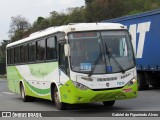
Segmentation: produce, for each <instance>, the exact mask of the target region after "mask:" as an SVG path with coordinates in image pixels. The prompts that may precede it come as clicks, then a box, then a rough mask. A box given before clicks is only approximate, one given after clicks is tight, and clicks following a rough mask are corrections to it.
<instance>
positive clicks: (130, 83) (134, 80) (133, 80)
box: [127, 78, 137, 86]
mask: <svg viewBox="0 0 160 120" xmlns="http://www.w3.org/2000/svg"><path fill="white" fill-rule="evenodd" d="M136 82H137V79H136V78H133V79H132V80H131V81H129V82H128V83H127V85H128V86H132V85H133V84H134V83H136Z"/></svg>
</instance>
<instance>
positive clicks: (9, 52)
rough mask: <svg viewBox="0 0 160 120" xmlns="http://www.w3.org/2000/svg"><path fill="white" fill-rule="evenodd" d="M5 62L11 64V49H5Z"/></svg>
mask: <svg viewBox="0 0 160 120" xmlns="http://www.w3.org/2000/svg"><path fill="white" fill-rule="evenodd" d="M7 64H8V65H10V64H11V51H10V49H7Z"/></svg>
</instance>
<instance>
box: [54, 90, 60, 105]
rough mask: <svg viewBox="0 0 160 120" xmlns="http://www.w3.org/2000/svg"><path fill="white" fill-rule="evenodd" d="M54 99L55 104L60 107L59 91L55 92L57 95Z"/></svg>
mask: <svg viewBox="0 0 160 120" xmlns="http://www.w3.org/2000/svg"><path fill="white" fill-rule="evenodd" d="M54 99H55V104H56V105H57V106H59V103H60V101H59V94H58V91H57V92H55V94H54Z"/></svg>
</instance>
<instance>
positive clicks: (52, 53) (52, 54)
mask: <svg viewBox="0 0 160 120" xmlns="http://www.w3.org/2000/svg"><path fill="white" fill-rule="evenodd" d="M56 44H57V41H56V39H55V37H50V38H48V39H47V52H46V53H47V56H46V58H47V60H53V59H57V46H56Z"/></svg>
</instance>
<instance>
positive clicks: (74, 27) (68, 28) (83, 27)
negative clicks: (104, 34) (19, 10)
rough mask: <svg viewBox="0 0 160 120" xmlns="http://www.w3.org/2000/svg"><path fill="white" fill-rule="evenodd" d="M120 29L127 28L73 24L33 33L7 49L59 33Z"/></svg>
mask: <svg viewBox="0 0 160 120" xmlns="http://www.w3.org/2000/svg"><path fill="white" fill-rule="evenodd" d="M118 29H125V28H124V26H123V25H122V24H118V23H72V24H69V25H64V26H59V27H50V28H47V29H45V30H41V31H38V32H35V33H32V34H31V35H30V36H29V37H27V38H24V39H21V40H18V41H16V42H13V43H10V44H8V45H7V47H12V46H14V45H18V44H21V43H24V42H28V41H31V40H34V39H37V38H40V37H44V36H47V35H51V34H54V33H57V32H64V33H65V34H67V33H69V32H76V31H93V30H118Z"/></svg>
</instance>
